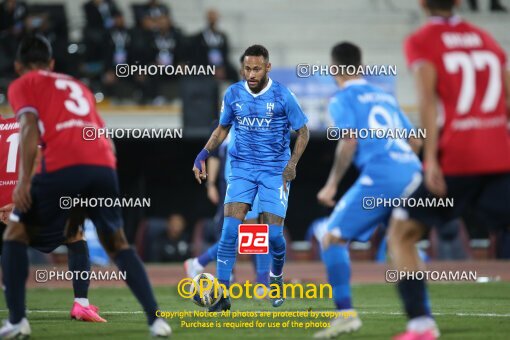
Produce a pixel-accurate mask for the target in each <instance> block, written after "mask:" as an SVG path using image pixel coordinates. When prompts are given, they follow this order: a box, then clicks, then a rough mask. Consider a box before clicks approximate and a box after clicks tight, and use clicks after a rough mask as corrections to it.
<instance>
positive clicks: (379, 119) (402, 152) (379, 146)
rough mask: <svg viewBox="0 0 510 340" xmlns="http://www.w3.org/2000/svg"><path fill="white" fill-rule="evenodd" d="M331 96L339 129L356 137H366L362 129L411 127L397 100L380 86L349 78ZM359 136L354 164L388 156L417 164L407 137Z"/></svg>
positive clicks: (361, 164)
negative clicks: (356, 133) (356, 134)
mask: <svg viewBox="0 0 510 340" xmlns="http://www.w3.org/2000/svg"><path fill="white" fill-rule="evenodd" d="M345 85H346V86H344V88H343V89H341V90H339V91H338V92H337V93H336V94H335V95H334V96H333V97H332V98H331V101H330V104H329V112H330V114H331V116H332V118H333V121H334V122H335V125H336V127H338V128H340V129H349V130H352V131H357V132H358V136H363V137H364V136H367V134H364V135H363V134H362V133H361V131H362V130H363V131H365V132H366V131H370V130H372V131H374V130H375V129H392V130H394V131H395V130H400V131H403V130H404V129H405V130H407V131H410V130H412V129H414V127H413V125H412V124H411V122H410V121H409V119H408V118H407V117H406V116H405V115H404V113H403V112H402V110H401V109H400V107H399V105H398V103H397V100H396V99H395V97H394V96H392V95H391V94H388V93H386V92H384V91H383V90H381V89H380V88H378V87H376V86H373V85H370V84H369V83H367V82H366V81H365V80H363V79H356V80H351V81H349V82H347V83H346V84H345ZM370 136H371V135H370V134H368V138H358V139H357V142H358V145H357V149H356V153H355V155H354V163H355V164H356V166H357V167H358V168H359V169H363V167H364V166H366V165H367V164H368V163H369V162H370V161H371V160H375V159H380V158H381V157H383V158H388V159H392V160H394V161H397V162H405V163H408V162H412V163H418V164H419V159H418V157H417V156H416V155H415V154H414V152H413V151H412V149H411V147H410V146H409V144H408V142H407V140H405V139H398V138H370Z"/></svg>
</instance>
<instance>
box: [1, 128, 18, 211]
mask: <svg viewBox="0 0 510 340" xmlns="http://www.w3.org/2000/svg"><path fill="white" fill-rule="evenodd" d="M18 143H19V124H18V122H16V118H10V119H2V118H0V207H3V206H6V205H7V204H10V203H12V192H13V190H14V187H15V186H16V183H17V182H18Z"/></svg>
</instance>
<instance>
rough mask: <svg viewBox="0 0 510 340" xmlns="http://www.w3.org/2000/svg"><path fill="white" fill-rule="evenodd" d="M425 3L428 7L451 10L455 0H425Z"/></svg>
mask: <svg viewBox="0 0 510 340" xmlns="http://www.w3.org/2000/svg"><path fill="white" fill-rule="evenodd" d="M425 5H426V6H427V8H429V9H439V10H447V11H448V10H452V8H453V6H455V0H426V1H425Z"/></svg>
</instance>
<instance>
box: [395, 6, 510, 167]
mask: <svg viewBox="0 0 510 340" xmlns="http://www.w3.org/2000/svg"><path fill="white" fill-rule="evenodd" d="M405 54H406V58H407V62H408V64H409V66H410V67H412V66H413V65H414V64H416V63H419V62H423V61H426V62H430V63H432V64H433V65H434V67H435V69H436V72H437V90H436V91H437V95H438V98H439V101H440V103H441V105H440V106H441V108H440V109H439V112H440V118H441V121H442V122H441V124H442V126H441V134H440V139H439V144H438V145H439V155H438V156H439V161H440V164H441V168H442V170H443V173H444V174H446V175H468V174H487V173H497V172H503V171H510V135H509V133H508V130H507V113H506V98H505V88H504V71H505V69H506V55H505V52H504V51H503V49H502V48H501V47H500V46H499V45H498V43H497V42H496V41H495V40H494V39H493V38H492V37H491V35H490V34H489V33H487V32H485V31H483V30H482V29H480V28H478V27H476V26H474V25H472V24H470V23H467V22H465V21H463V20H461V19H460V18H459V17H457V16H454V17H452V18H449V19H444V18H439V17H432V18H430V19H429V22H428V23H427V24H425V25H424V26H423V27H421V28H420V29H418V30H417V31H416V32H415V33H413V34H411V36H409V37H408V38H407V40H406V42H405Z"/></svg>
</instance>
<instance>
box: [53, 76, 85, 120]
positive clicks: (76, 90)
mask: <svg viewBox="0 0 510 340" xmlns="http://www.w3.org/2000/svg"><path fill="white" fill-rule="evenodd" d="M55 87H56V88H57V89H59V90H67V89H69V90H70V91H71V92H69V99H66V101H65V102H64V105H65V107H66V109H67V111H69V112H71V113H74V114H75V115H77V116H86V115H88V114H89V112H90V104H89V102H88V101H87V98H85V97H84V96H83V91H82V89H81V87H80V85H78V84H77V83H76V82H74V81H72V80H68V79H57V80H56V81H55Z"/></svg>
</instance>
